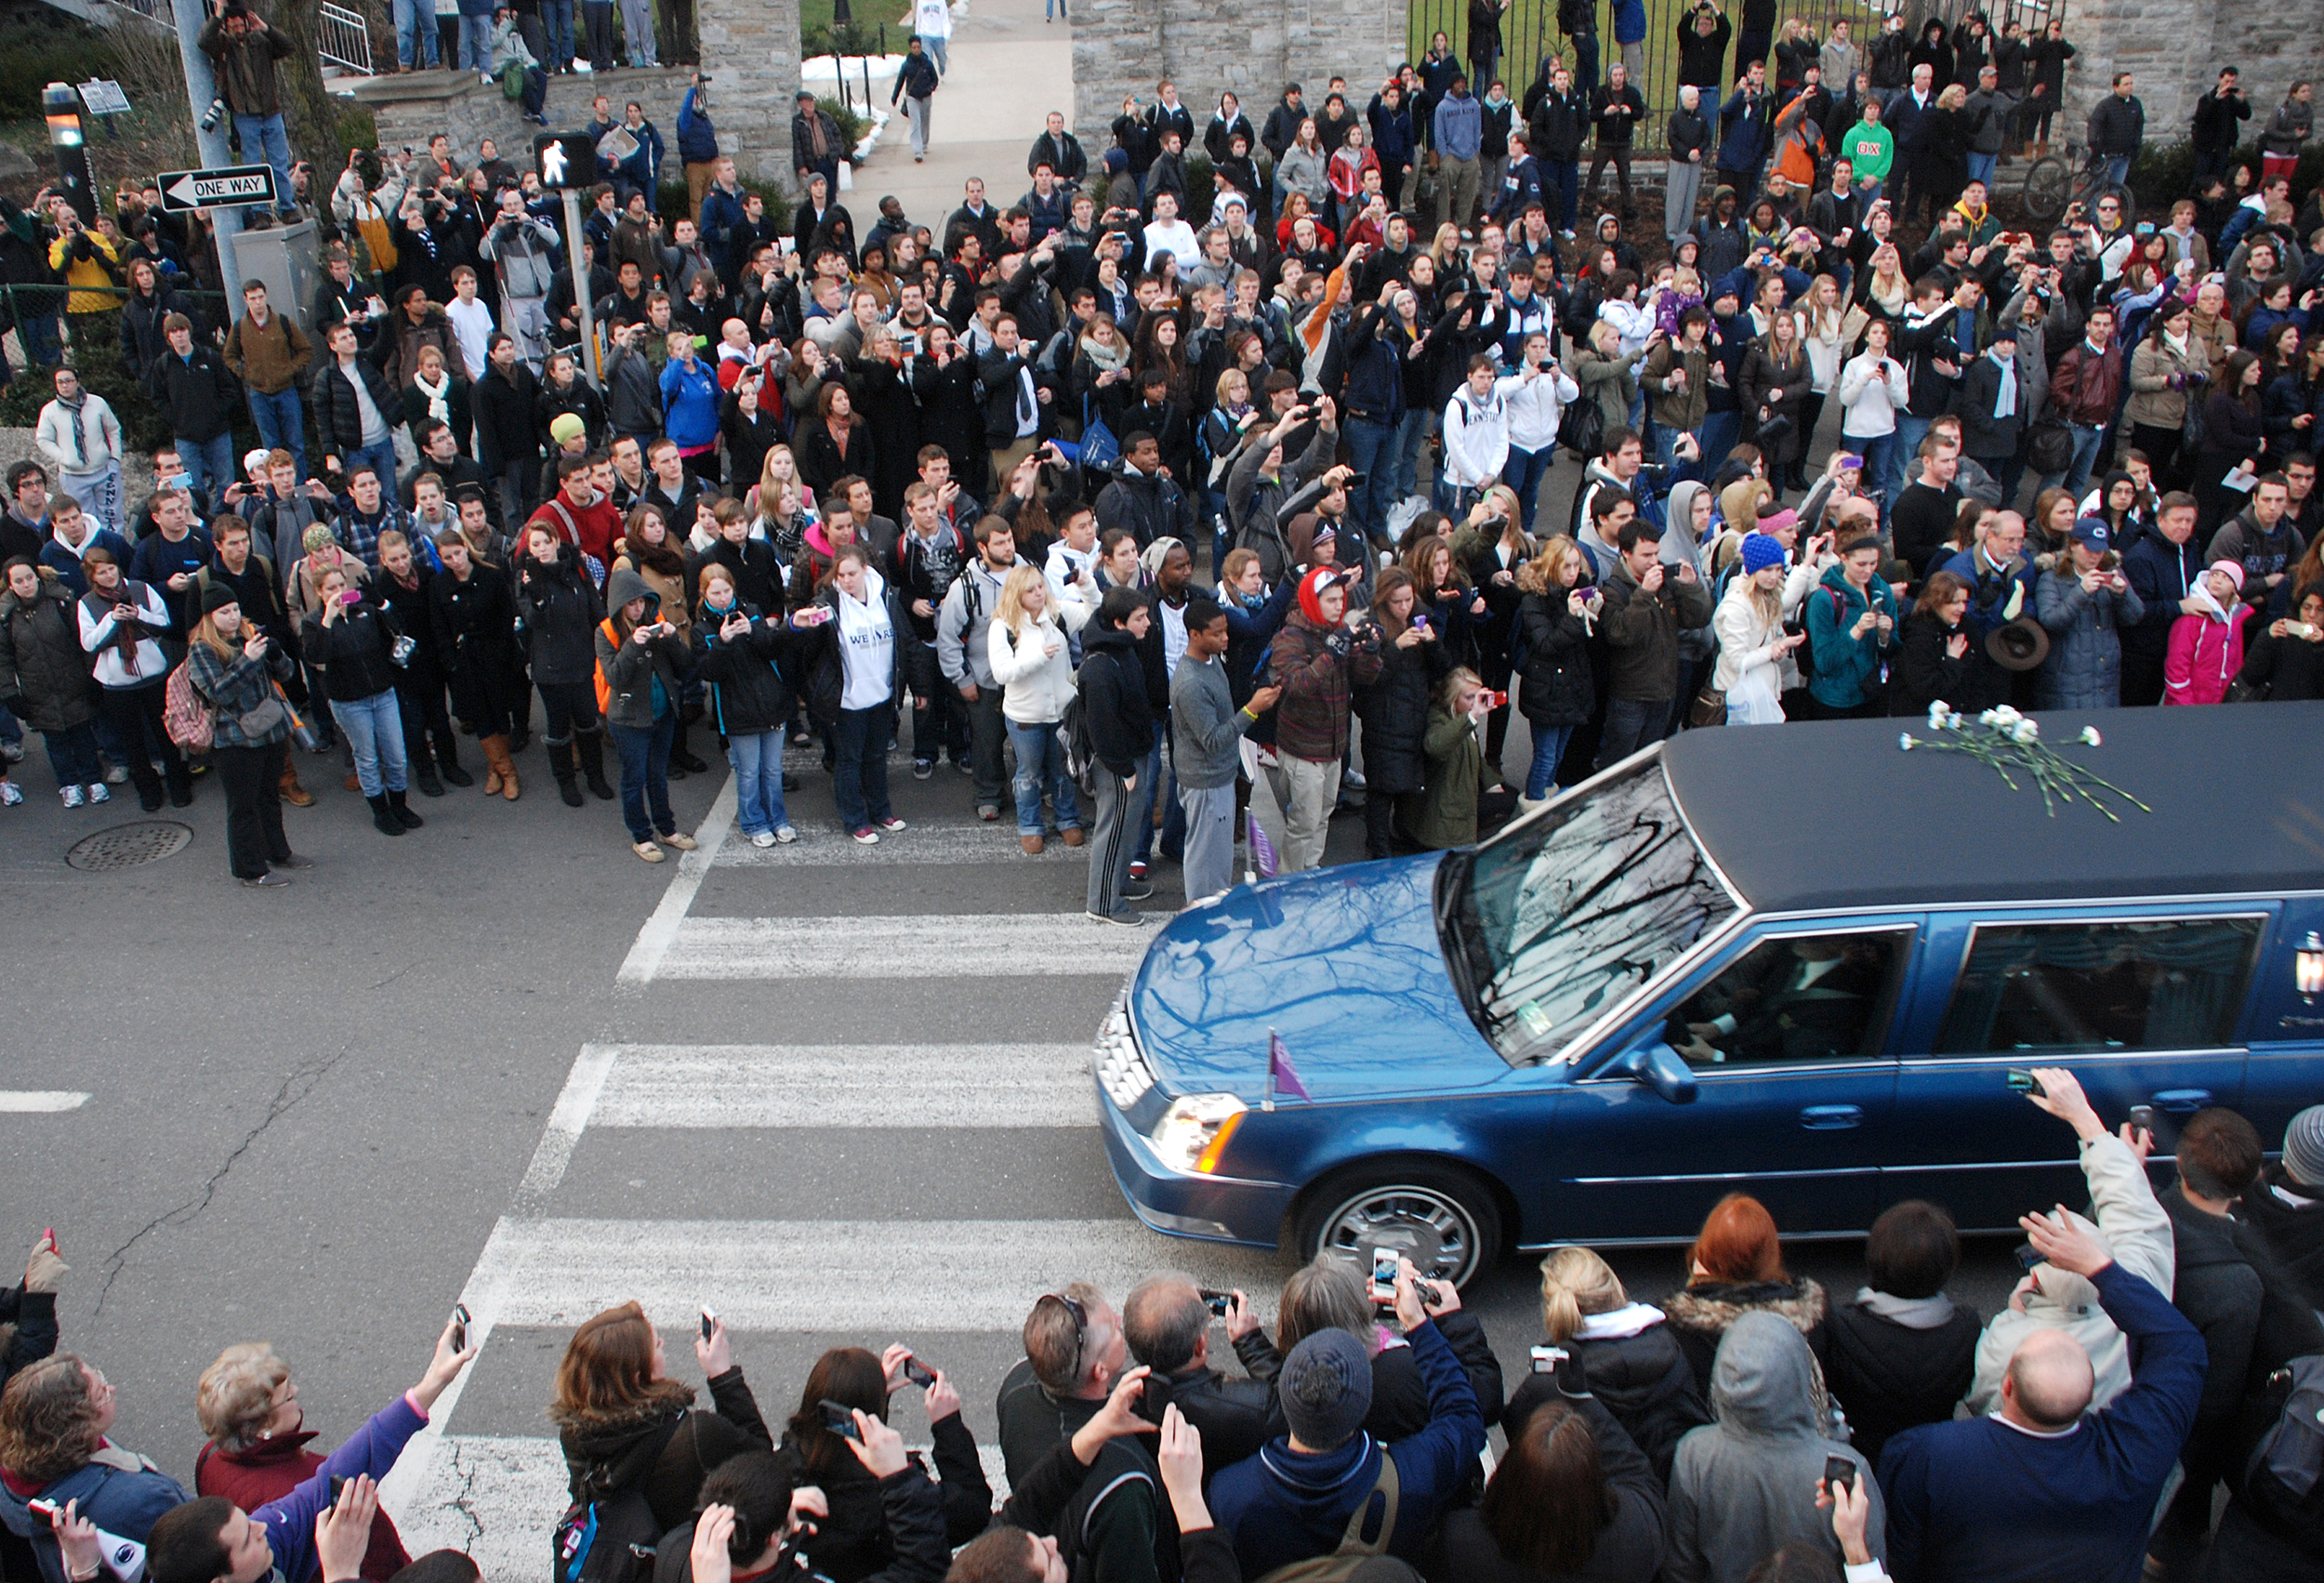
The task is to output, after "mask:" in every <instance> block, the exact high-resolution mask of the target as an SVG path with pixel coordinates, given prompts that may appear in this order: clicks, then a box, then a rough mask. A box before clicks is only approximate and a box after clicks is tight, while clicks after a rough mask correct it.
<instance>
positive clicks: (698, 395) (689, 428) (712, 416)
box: [662, 358, 719, 451]
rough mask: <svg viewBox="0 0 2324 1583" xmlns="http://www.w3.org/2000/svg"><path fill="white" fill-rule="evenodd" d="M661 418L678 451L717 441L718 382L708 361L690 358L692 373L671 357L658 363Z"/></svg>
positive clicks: (663, 427)
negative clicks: (667, 360) (660, 368)
mask: <svg viewBox="0 0 2324 1583" xmlns="http://www.w3.org/2000/svg"><path fill="white" fill-rule="evenodd" d="M662 419H663V422H662V432H664V433H665V434H667V435H668V436H669V437H670V438H671V439H672V440H674V441H676V442H678V448H679V449H680V450H681V451H692V450H696V449H698V448H699V447H701V446H704V445H715V444H717V443H718V440H719V382H718V380H717V378H716V377H715V376H712V374H711V373H710V365H709V364H708V363H704V362H703V361H702V360H701V359H700V358H696V359H694V365H693V372H692V373H689V372H688V371H687V368H686V365H685V364H684V363H680V362H679V361H678V360H677V359H675V358H672V359H671V360H670V361H669V362H668V363H664V364H663V365H662Z"/></svg>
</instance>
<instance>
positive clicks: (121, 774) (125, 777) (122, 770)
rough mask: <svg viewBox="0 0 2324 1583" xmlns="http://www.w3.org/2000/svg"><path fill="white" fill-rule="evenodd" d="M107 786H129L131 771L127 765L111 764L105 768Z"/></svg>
mask: <svg viewBox="0 0 2324 1583" xmlns="http://www.w3.org/2000/svg"><path fill="white" fill-rule="evenodd" d="M105 784H106V785H109V786H120V785H128V784H129V770H128V766H126V765H125V764H109V765H107V766H106V767H105Z"/></svg>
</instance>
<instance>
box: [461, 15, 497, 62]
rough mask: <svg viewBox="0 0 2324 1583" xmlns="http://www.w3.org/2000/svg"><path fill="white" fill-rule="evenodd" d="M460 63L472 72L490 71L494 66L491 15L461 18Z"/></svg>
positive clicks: (464, 16)
mask: <svg viewBox="0 0 2324 1583" xmlns="http://www.w3.org/2000/svg"><path fill="white" fill-rule="evenodd" d="M460 65H461V66H462V67H463V68H464V69H465V70H467V71H470V72H489V71H491V70H492V68H493V20H492V19H491V18H490V17H471V16H467V15H465V14H463V15H462V17H461V18H460Z"/></svg>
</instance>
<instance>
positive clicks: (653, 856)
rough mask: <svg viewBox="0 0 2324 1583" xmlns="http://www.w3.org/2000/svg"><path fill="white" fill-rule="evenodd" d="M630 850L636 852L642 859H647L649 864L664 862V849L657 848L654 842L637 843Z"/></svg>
mask: <svg viewBox="0 0 2324 1583" xmlns="http://www.w3.org/2000/svg"><path fill="white" fill-rule="evenodd" d="M629 850H630V851H633V852H636V853H637V854H638V855H639V856H640V857H641V858H643V859H645V861H646V862H648V863H659V862H661V861H662V849H661V848H659V847H657V846H655V845H654V843H653V842H652V841H639V842H636V843H634V844H633V845H632V846H631V847H630V849H629Z"/></svg>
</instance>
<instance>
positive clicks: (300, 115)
mask: <svg viewBox="0 0 2324 1583" xmlns="http://www.w3.org/2000/svg"><path fill="white" fill-rule="evenodd" d="M268 11H269V14H268V16H267V26H269V27H271V28H274V29H276V30H278V31H280V32H281V33H282V35H283V36H284V38H285V39H287V40H289V41H290V46H291V52H290V53H289V54H288V55H286V56H284V58H283V59H280V60H278V61H276V62H275V63H274V71H275V76H276V79H277V80H278V81H279V82H280V83H281V85H282V89H283V121H284V126H285V127H286V128H287V130H288V131H289V133H290V146H291V156H292V158H294V159H305V160H310V161H311V162H312V163H313V164H314V165H315V168H316V170H317V171H318V172H322V171H333V170H335V169H336V167H337V166H338V165H343V164H344V163H345V162H346V159H347V153H346V151H345V149H344V148H342V147H341V146H340V143H339V114H338V106H337V102H336V101H334V100H333V99H332V98H331V96H330V95H329V94H328V93H326V92H324V86H323V58H322V57H321V56H320V55H318V54H316V53H315V34H316V27H315V24H316V20H317V19H318V18H319V16H320V15H321V7H318V6H316V5H314V4H313V3H312V0H276V3H275V4H273V5H271V7H269V8H268Z"/></svg>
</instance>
